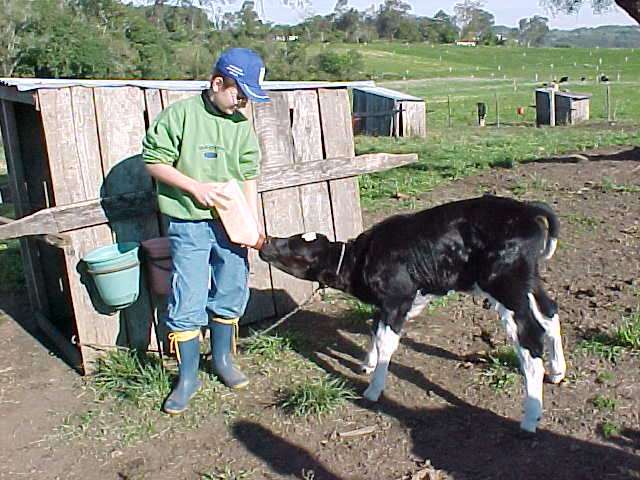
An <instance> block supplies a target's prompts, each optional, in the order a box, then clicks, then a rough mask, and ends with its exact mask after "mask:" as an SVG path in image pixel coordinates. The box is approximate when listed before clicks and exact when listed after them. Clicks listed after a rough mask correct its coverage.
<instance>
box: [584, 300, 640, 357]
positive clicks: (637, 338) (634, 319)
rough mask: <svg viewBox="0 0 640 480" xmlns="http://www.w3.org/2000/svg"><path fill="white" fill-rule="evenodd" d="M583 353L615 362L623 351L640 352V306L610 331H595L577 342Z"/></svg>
mask: <svg viewBox="0 0 640 480" xmlns="http://www.w3.org/2000/svg"><path fill="white" fill-rule="evenodd" d="M578 348H579V349H580V350H581V351H583V352H584V353H587V354H590V355H596V356H599V357H601V358H604V359H605V360H607V361H609V362H613V363H615V362H616V361H617V360H618V359H619V358H620V356H621V355H622V354H623V353H625V352H634V353H638V352H640V307H639V308H638V309H636V311H635V312H634V313H632V314H631V315H630V316H628V317H623V318H622V323H621V324H620V325H619V326H618V327H616V328H615V329H614V330H613V331H612V332H611V333H608V332H596V333H594V334H592V335H590V336H587V338H585V339H583V340H582V341H581V342H579V343H578Z"/></svg>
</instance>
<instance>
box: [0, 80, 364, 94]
mask: <svg viewBox="0 0 640 480" xmlns="http://www.w3.org/2000/svg"><path fill="white" fill-rule="evenodd" d="M0 85H6V86H10V87H16V88H17V89H18V90H19V91H21V92H22V91H27V90H37V89H39V88H62V87H75V86H82V87H124V86H133V87H141V88H160V89H163V90H204V89H205V88H207V86H208V85H209V82H208V81H206V80H81V79H79V80H76V79H65V78H0ZM263 86H264V88H265V90H299V89H311V88H344V87H373V86H375V83H374V82H373V81H370V80H364V81H357V82H289V81H286V82H285V81H283V82H276V81H266V82H264V84H263Z"/></svg>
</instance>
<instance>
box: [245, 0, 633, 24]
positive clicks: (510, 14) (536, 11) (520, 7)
mask: <svg viewBox="0 0 640 480" xmlns="http://www.w3.org/2000/svg"><path fill="white" fill-rule="evenodd" d="M263 1H264V7H265V17H266V20H268V21H271V22H274V23H289V24H291V23H298V22H299V21H301V20H302V18H303V16H302V15H301V14H300V13H298V14H296V13H295V11H292V10H291V9H289V8H287V7H285V6H283V5H282V3H281V0H263ZM285 1H286V0H285ZM405 1H406V2H407V3H408V4H410V5H411V6H412V7H413V10H412V11H411V12H410V13H412V14H413V15H419V16H427V17H432V16H433V15H435V13H436V12H437V11H438V10H444V11H445V12H446V13H448V14H450V15H453V13H454V12H453V7H454V5H455V4H456V3H460V0H438V1H434V0H405ZM256 3H258V2H257V1H256ZM372 3H374V2H373V1H372V0H349V4H348V5H349V7H353V8H356V9H358V10H365V9H366V8H367V7H369V6H370V5H371V4H372ZM375 3H376V5H378V4H380V2H379V1H378V2H375ZM312 5H313V7H312V8H313V13H314V14H320V15H326V14H328V13H331V12H332V11H333V9H334V7H335V5H336V0H312ZM484 9H485V10H487V11H489V12H491V13H492V14H493V15H494V16H495V23H496V25H506V26H509V27H515V26H517V25H518V21H519V20H520V19H521V18H528V17H532V16H534V15H541V16H545V17H547V18H549V27H550V28H558V29H563V30H571V29H574V28H580V27H597V26H599V25H637V23H636V22H635V21H634V20H633V19H632V18H631V17H630V16H629V15H627V14H626V13H625V12H624V11H623V10H622V9H620V8H619V7H618V6H616V5H615V4H614V6H613V8H612V9H611V10H609V11H607V12H604V13H602V14H595V13H593V10H592V9H591V2H590V1H588V0H585V2H584V6H583V7H582V8H581V9H580V11H579V12H578V13H577V14H576V15H564V14H562V15H560V14H559V15H556V16H555V17H554V16H552V15H551V14H550V13H549V12H546V11H545V9H544V8H543V7H541V6H540V5H539V3H538V0H515V1H514V0H509V1H505V0H501V1H498V0H487V1H485V2H484Z"/></svg>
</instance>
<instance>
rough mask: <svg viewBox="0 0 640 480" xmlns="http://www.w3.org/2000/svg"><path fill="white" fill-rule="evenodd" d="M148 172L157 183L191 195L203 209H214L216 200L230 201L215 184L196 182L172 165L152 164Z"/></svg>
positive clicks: (148, 167) (148, 165) (149, 165)
mask: <svg viewBox="0 0 640 480" xmlns="http://www.w3.org/2000/svg"><path fill="white" fill-rule="evenodd" d="M147 171H148V172H149V175H151V176H152V177H153V178H154V179H155V180H156V181H158V182H162V183H164V184H166V185H169V186H171V187H176V188H179V189H180V190H182V191H183V192H185V193H187V194H189V195H191V197H193V199H194V200H195V201H196V202H198V203H199V204H200V205H202V206H203V207H207V208H213V207H214V206H215V201H216V200H218V199H222V200H228V198H227V197H226V196H225V195H224V194H223V193H222V192H220V191H219V190H218V188H219V187H218V185H216V184H215V183H202V182H199V181H197V180H194V179H193V178H191V177H188V176H187V175H185V174H184V173H182V172H180V171H179V170H178V169H177V168H175V167H173V166H172V165H168V164H166V163H150V164H147Z"/></svg>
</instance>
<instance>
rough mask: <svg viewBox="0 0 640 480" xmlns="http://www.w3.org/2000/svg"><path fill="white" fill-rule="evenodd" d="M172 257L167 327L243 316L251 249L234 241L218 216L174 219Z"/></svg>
mask: <svg viewBox="0 0 640 480" xmlns="http://www.w3.org/2000/svg"><path fill="white" fill-rule="evenodd" d="M168 233H169V242H170V245H171V256H172V258H173V272H172V276H171V287H172V288H171V293H170V294H169V299H168V300H169V301H168V311H167V318H166V323H167V327H168V328H169V329H170V330H171V331H173V332H177V331H185V330H195V329H197V328H199V327H203V326H206V325H207V324H208V323H209V314H210V315H212V316H214V317H220V318H236V317H240V316H242V314H243V313H244V310H245V308H246V306H247V302H248V300H249V286H248V279H249V261H248V258H247V249H246V248H245V247H242V246H240V245H237V244H235V243H232V242H231V241H230V240H229V237H228V236H227V233H226V232H225V230H224V227H223V226H222V223H220V221H219V220H199V221H190V220H179V219H176V218H170V219H169V232H168Z"/></svg>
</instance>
